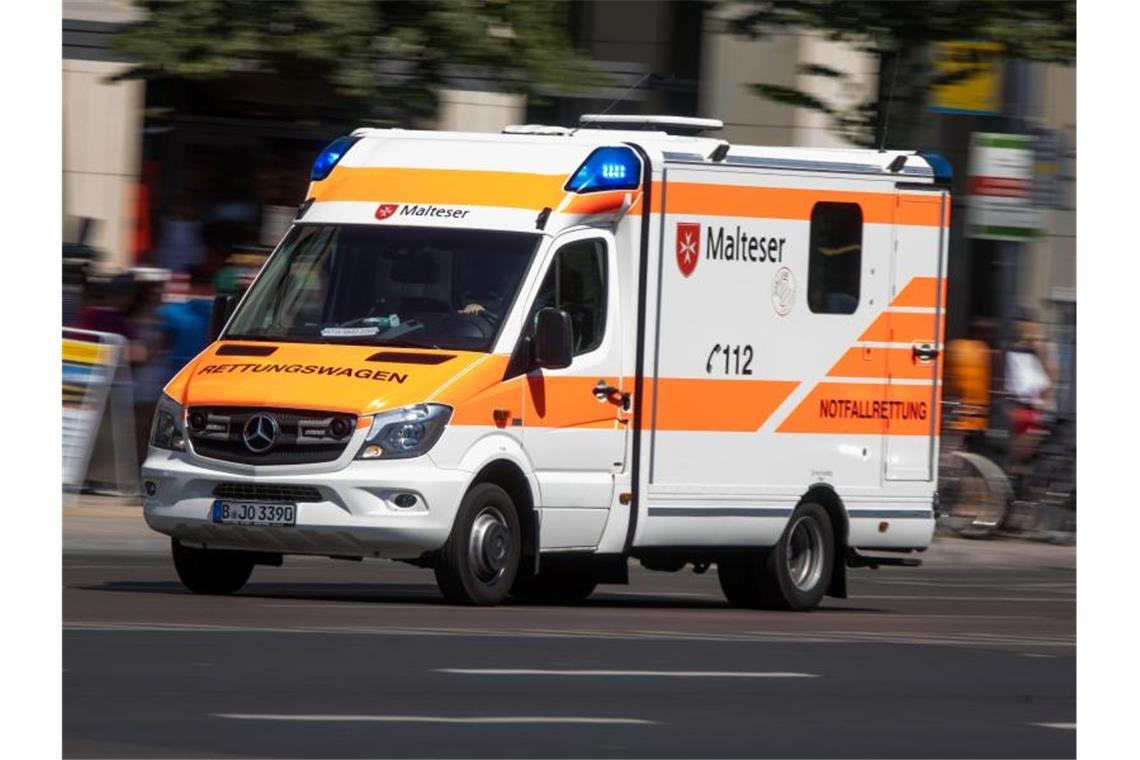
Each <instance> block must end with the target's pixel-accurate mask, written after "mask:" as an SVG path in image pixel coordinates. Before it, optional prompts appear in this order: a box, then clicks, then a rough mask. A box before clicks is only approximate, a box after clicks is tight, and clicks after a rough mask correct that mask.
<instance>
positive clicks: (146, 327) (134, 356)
mask: <svg viewBox="0 0 1140 760" xmlns="http://www.w3.org/2000/svg"><path fill="white" fill-rule="evenodd" d="M161 308H162V283H161V282H160V281H154V280H137V281H136V289H135V298H134V301H133V303H132V308H131V310H130V312H129V314H128V319H129V320H130V323H131V332H132V333H133V335H134V340H132V341H131V380H132V384H133V395H134V404H135V441H136V451H137V453H138V456H139V464H142V461H143V460H144V459H145V458H146V447H147V443H148V439H149V437H150V423H151V418H152V417H153V416H154V408H155V405H156V404H157V403H158V397H159V394H161V393H162V388H163V386H164V385H166V383H167V381H168V380H169V379H170V378H169V377H168V361H167V354H168V353H169V350H170V349H169V340H168V338H167V336H166V334H165V333H164V332H163V329H162V324H161V322H160V319H159V310H160V309H161Z"/></svg>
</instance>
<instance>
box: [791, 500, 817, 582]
mask: <svg viewBox="0 0 1140 760" xmlns="http://www.w3.org/2000/svg"><path fill="white" fill-rule="evenodd" d="M823 553H824V546H823V533H822V532H821V531H820V529H819V524H818V523H817V522H816V521H815V520H813V519H812V518H811V517H808V516H806V515H805V516H804V517H800V518H799V519H798V520H796V521H795V522H794V523H792V529H791V530H790V531H788V545H787V565H788V576H789V577H790V578H791V580H792V585H794V586H795V587H796V588H798V589H799V590H800V591H810V590H811V589H813V588H815V585H816V584H817V583H819V578H820V576H821V575H823Z"/></svg>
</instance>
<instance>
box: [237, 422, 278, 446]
mask: <svg viewBox="0 0 1140 760" xmlns="http://www.w3.org/2000/svg"><path fill="white" fill-rule="evenodd" d="M278 432H280V430H279V428H278V427H277V420H275V419H273V418H272V417H270V416H269V415H268V414H255V415H253V416H252V417H250V418H249V419H248V420H246V423H245V427H243V428H242V429H241V439H242V441H244V442H245V447H246V448H247V449H249V450H250V451H252V452H253V453H254V454H264V453H265V452H267V451H269V450H270V449H271V448H273V444H274V443H275V442H276V441H277V433H278Z"/></svg>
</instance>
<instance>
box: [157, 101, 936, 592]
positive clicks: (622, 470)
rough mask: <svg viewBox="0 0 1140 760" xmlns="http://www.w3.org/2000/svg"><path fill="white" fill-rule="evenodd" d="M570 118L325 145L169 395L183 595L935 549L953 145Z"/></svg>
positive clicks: (782, 570)
mask: <svg viewBox="0 0 1140 760" xmlns="http://www.w3.org/2000/svg"><path fill="white" fill-rule="evenodd" d="M583 118H584V122H585V126H584V127H583V128H579V129H575V130H569V129H565V128H557V127H538V126H533V125H529V126H525V127H511V128H507V129H506V130H504V132H503V133H502V134H474V133H472V134H467V133H445V132H430V131H424V132H420V131H404V130H399V129H385V130H377V129H361V130H358V131H356V132H354V133H353V134H352V135H351V136H350V137H345V138H341V139H338V140H336V141H335V142H333V143H332V144H331V145H330V146H329V147H328V148H326V149H325V150H324V151H323V152H322V153H321V154H320V155H319V157H318V158H317V160H316V163H315V165H314V168H313V174H312V184H311V185H310V188H309V192H308V196H307V199H306V200H305V201H304V203H303V204H301V206H300V208H299V211H298V214H297V218H296V219H295V221H294V223H293V226H292V229H291V230H290V231H289V233H288V234H287V235H286V236H285V238H284V240H282V241H281V243H280V245H279V246H278V247H277V249H276V251H275V252H274V253H273V255H272V256H271V257H270V259H269V260H268V262H267V263H266V265H265V266H264V268H263V269H262V271H261V273H260V274H259V275H258V277H257V279H256V281H255V282H254V283H253V285H252V286H251V287H250V288H249V290H248V291H247V293H246V294H245V295H244V297H243V298H242V299H241V302H240V303H239V304H238V305H237V306H236V310H235V309H233V308H232V304H230V303H228V302H226V301H224V300H221V299H219V301H218V303H217V304H216V314H215V316H216V324H217V325H218V328H217V329H218V330H219V334H218V335H217V340H216V342H214V343H213V344H212V345H211V346H209V347H208V348H207V349H206V350H205V351H203V352H202V353H201V354H200V355H199V356H198V357H197V358H195V359H194V360H193V361H192V362H191V363H190V364H188V365H187V366H186V367H185V368H184V369H183V370H182V371H181V372H180V373H179V374H178V375H177V376H176V377H174V378H173V379H172V380H171V381H170V383H169V385H167V386H166V389H165V393H164V395H163V398H162V400H161V402H160V404H159V406H158V409H157V411H156V414H155V420H154V425H153V431H152V438H151V447H150V450H149V455H148V458H147V461H146V463H145V465H144V468H143V480H144V488H145V491H146V507H145V514H146V520H147V522H148V523H149V525H150V526H151V527H152V528H154V529H155V530H158V531H161V532H162V533H166V534H169V535H170V536H171V538H172V550H173V555H174V562H175V566H176V567H177V570H178V573H179V576H180V578H181V579H182V581H183V582H184V583H185V585H186V586H187V587H189V588H190V589H191V590H193V591H196V592H203V593H231V592H234V591H236V590H238V589H239V588H241V586H242V585H243V584H244V583H245V582H246V580H247V579H248V578H249V575H250V572H251V570H252V568H253V566H254V565H255V564H280V563H281V558H282V556H283V555H287V554H309V555H323V556H329V557H336V558H353V559H359V558H364V557H385V558H392V559H398V560H404V561H408V562H411V563H413V564H417V565H420V566H424V567H430V568H433V569H434V570H435V575H436V578H437V580H438V582H439V586H440V588H441V589H442V591H443V593H444V594H445V596H446V597H447V598H448V599H451V600H454V601H458V602H465V603H476V604H492V603H495V602H498V601H500V600H502V599H504V597H506V596H507V595H508V594H512V595H514V596H517V597H521V598H526V599H534V600H543V599H545V600H564V601H569V600H575V599H582V598H584V597H586V596H587V595H589V594H590V593H591V592H592V591H593V589H594V587H595V586H596V585H597V584H598V583H622V582H627V581H628V566H629V561H630V559H631V558H634V559H637V560H639V561H640V562H641V563H642V564H643V565H644V566H645V567H648V568H650V569H657V570H679V569H681V568H683V567H685V566H686V565H689V564H692V565H693V566H694V568H695V569H696V570H697V571H699V572H700V571H704V570H705V569H707V568H708V567H710V566H712V565H716V567H717V572H718V574H719V578H720V583H721V586H722V588H723V589H724V593H725V595H726V597H727V598H728V600H729V601H730V602H731V603H732V604H735V605H741V606H766V605H775V606H783V607H787V608H793V609H809V608H812V607H814V606H816V605H818V604H819V602H820V600H821V598H822V597H823V595H824V594H832V595H836V596H843V595H845V593H846V568H847V567H856V566H876V565H878V564H887V563H890V564H906V565H917V564H918V560H917V559H915V558H914V557H913V554H912V553H913V552H915V551H921V550H922V549H924V548H925V547H927V546H928V545H929V543H930V540H931V536H932V533H933V529H934V518H935V513H934V510H935V508H936V501H937V495H936V490H935V485H936V471H935V469H936V462H937V459H938V456H937V455H938V452H937V449H938V408H939V399H940V377H941V371H940V369H941V368H940V363H939V350H940V347H941V345H942V343H941V342H942V327H943V310H944V303H945V296H944V293H945V287H944V285H945V282H944V278H945V271H946V245H947V227H948V219H949V209H950V198H949V191H948V187H949V179H950V177H949V166H948V164H947V163H946V162H945V161H944V160H943V159H941V158H939V157H938V156H936V155H933V154H926V153H923V152H902V151H878V152H876V151H871V150H817V149H806V148H764V147H751V146H741V145H731V144H729V143H728V142H726V141H724V140H720V139H716V138H715V137H711V136H704V135H705V134H706V133H708V132H713V131H715V129H717V128H718V127H719V126H720V122H717V121H715V120H710V119H688V118H679V117H623V116H609V117H596V116H590V117H583ZM231 312H232V314H231ZM223 325H224V327H223Z"/></svg>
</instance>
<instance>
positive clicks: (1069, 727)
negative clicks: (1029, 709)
mask: <svg viewBox="0 0 1140 760" xmlns="http://www.w3.org/2000/svg"><path fill="white" fill-rule="evenodd" d="M1029 725H1031V726H1040V727H1041V728H1060V729H1062V730H1065V731H1076V730H1077V724H1076V723H1030V724H1029Z"/></svg>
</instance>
